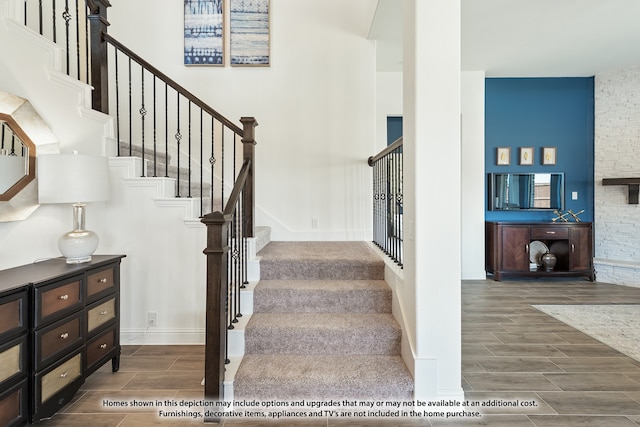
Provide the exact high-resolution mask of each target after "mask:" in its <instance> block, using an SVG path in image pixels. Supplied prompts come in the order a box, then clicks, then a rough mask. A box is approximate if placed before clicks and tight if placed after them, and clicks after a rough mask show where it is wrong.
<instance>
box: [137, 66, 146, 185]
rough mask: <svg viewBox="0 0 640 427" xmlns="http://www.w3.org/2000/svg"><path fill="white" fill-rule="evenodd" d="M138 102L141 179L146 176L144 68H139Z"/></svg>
mask: <svg viewBox="0 0 640 427" xmlns="http://www.w3.org/2000/svg"><path fill="white" fill-rule="evenodd" d="M140 100H141V106H140V110H138V112H139V113H140V141H141V144H142V177H144V176H145V175H146V173H145V162H144V158H145V154H146V153H145V151H144V143H145V140H144V120H145V118H146V117H147V109H146V108H145V106H144V68H140Z"/></svg>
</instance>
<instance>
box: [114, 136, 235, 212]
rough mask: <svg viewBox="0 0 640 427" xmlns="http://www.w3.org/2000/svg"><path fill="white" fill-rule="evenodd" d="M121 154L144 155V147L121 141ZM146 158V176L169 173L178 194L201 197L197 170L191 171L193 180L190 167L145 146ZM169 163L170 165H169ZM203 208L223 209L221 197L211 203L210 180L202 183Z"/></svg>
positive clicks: (161, 175) (206, 210)
mask: <svg viewBox="0 0 640 427" xmlns="http://www.w3.org/2000/svg"><path fill="white" fill-rule="evenodd" d="M120 156H132V157H140V158H142V157H143V151H142V147H141V146H139V145H135V144H133V145H129V144H127V143H124V142H121V143H120ZM144 159H145V161H146V166H145V176H146V177H165V174H167V175H168V177H169V178H174V179H176V188H175V191H176V194H179V195H180V197H182V198H186V197H189V194H191V197H200V191H201V189H200V182H198V181H197V180H198V179H199V176H198V177H195V178H194V175H197V173H196V172H195V171H192V173H191V181H190V180H189V169H188V168H186V167H184V166H181V167H180V168H179V169H178V167H176V166H174V165H172V164H171V155H170V154H165V153H162V152H159V151H158V152H156V153H155V154H154V152H153V149H152V148H148V147H145V149H144ZM183 161H184V159H183ZM167 165H168V167H167ZM202 195H203V197H202V203H203V204H202V208H203V209H204V212H203V213H208V212H213V211H216V210H222V208H223V207H222V204H221V203H220V201H221V199H220V198H219V197H217V198H215V201H214V203H213V204H212V203H211V197H210V195H211V184H210V183H208V182H203V183H202Z"/></svg>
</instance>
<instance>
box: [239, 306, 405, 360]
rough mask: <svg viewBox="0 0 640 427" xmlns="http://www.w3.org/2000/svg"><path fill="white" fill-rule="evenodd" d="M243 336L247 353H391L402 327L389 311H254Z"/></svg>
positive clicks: (394, 350)
mask: <svg viewBox="0 0 640 427" xmlns="http://www.w3.org/2000/svg"><path fill="white" fill-rule="evenodd" d="M245 338H246V352H247V353H261V354H344V355H346V354H348V355H353V354H387V355H393V354H398V353H399V352H400V340H401V338H402V331H401V329H400V327H399V326H398V324H397V322H396V321H395V319H394V318H393V316H392V315H391V314H351V313H340V314H336V313H331V314H325V313H321V314H318V313H303V314H300V313H295V314H292V313H254V314H253V316H251V319H250V320H249V323H248V325H247V327H246V329H245Z"/></svg>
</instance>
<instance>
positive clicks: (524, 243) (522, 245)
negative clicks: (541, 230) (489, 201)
mask: <svg viewBox="0 0 640 427" xmlns="http://www.w3.org/2000/svg"><path fill="white" fill-rule="evenodd" d="M501 270H503V271H528V270H529V227H516V226H504V227H502V268H501Z"/></svg>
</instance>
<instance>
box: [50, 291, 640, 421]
mask: <svg viewBox="0 0 640 427" xmlns="http://www.w3.org/2000/svg"><path fill="white" fill-rule="evenodd" d="M618 303H624V304H640V288H629V287H623V286H614V285H608V284H602V283H591V282H588V281H581V280H575V281H569V280H563V281H546V280H534V281H530V280H511V281H503V282H494V281H492V280H480V281H465V282H463V284H462V374H463V378H462V386H463V388H464V390H465V398H466V399H468V400H470V401H476V402H487V401H495V402H502V401H512V402H513V401H515V400H518V402H520V403H524V402H533V406H526V407H525V406H518V407H485V408H481V409H480V411H481V412H482V413H483V416H482V417H481V418H477V419H457V420H455V421H445V420H442V419H423V420H399V419H391V420H375V419H348V420H345V419H334V418H331V419H313V420H290V421H286V422H284V421H273V422H266V421H262V420H254V421H251V420H241V419H228V420H226V421H224V423H223V424H224V426H228V427H231V426H237V427H249V426H309V427H315V426H318V427H320V426H331V427H333V426H336V427H338V426H343V427H355V426H373V427H376V426H398V427H403V426H407V427H408V426H432V427H437V426H443V425H446V426H452V425H455V426H457V425H460V426H480V425H482V426H486V425H489V426H508V427H520V426H528V427H546V426H563V427H570V426H581V427H584V426H616V427H626V426H638V425H640V362H637V361H635V360H633V359H631V358H629V357H626V356H625V355H623V354H621V353H619V352H617V351H616V350H614V349H612V348H610V347H608V346H606V345H604V344H602V343H600V342H599V341H596V340H594V339H592V338H590V337H589V336H587V335H585V334H583V333H581V332H579V331H577V330H575V329H573V328H571V327H569V326H567V325H566V324H564V323H562V322H560V321H558V320H556V319H554V318H552V317H550V316H548V315H546V314H544V313H542V312H539V311H538V310H536V309H535V308H533V307H531V305H532V304H618ZM639 345H640V344H639ZM203 367H204V348H203V347H202V346H123V356H122V358H121V364H120V371H119V372H118V373H116V374H112V373H111V371H110V364H107V365H106V366H105V367H103V368H102V369H100V370H99V371H98V372H96V373H95V374H93V375H92V376H91V377H89V378H88V379H87V382H86V383H85V384H84V386H83V387H82V390H81V391H80V392H79V393H78V394H77V395H76V397H75V399H74V401H73V402H72V403H70V404H69V405H67V406H66V407H65V408H64V409H63V410H62V411H61V412H59V413H58V414H56V415H55V416H54V417H52V418H51V419H49V420H45V421H43V422H42V423H41V425H42V426H46V427H54V426H64V427H75V426H83V427H84V426H91V427H130V426H135V427H144V426H153V425H165V424H168V425H176V426H183V425H184V426H193V425H195V424H202V420H199V421H196V422H194V421H190V420H188V419H179V420H172V421H167V420H166V419H164V420H161V419H159V418H158V417H157V415H156V413H155V411H156V410H155V409H149V408H144V407H143V408H135V409H133V408H107V407H105V406H104V405H103V401H104V400H110V401H114V400H121V401H130V400H132V399H137V400H161V399H174V400H176V399H177V400H180V399H187V400H189V399H199V398H201V396H202V386H201V385H200V381H201V379H202V372H203Z"/></svg>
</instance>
